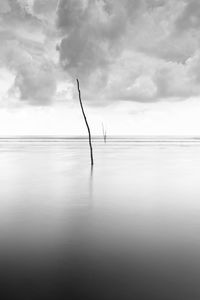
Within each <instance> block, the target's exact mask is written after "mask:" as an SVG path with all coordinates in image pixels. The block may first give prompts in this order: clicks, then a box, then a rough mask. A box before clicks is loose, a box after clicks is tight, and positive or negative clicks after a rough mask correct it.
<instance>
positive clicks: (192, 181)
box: [0, 136, 200, 300]
mask: <svg viewBox="0 0 200 300" xmlns="http://www.w3.org/2000/svg"><path fill="white" fill-rule="evenodd" d="M92 145H93V155H94V165H93V167H91V163H90V149H89V144H88V139H87V137H69V136H68V137H65V136H60V137H55V136H26V137H19V136H18V137H1V138H0V282H1V291H0V293H1V299H26V300H29V299H30V300H32V299H34V300H35V299H37V300H38V299H55V300H57V299H66V300H68V299H69V300H73V299H81V300H87V299H93V300H96V299H97V300H98V299H101V300H104V299H105V300H112V299H113V300H114V299H116V300H118V299H120V300H126V299H127V300H129V299H131V300H133V299H135V300H142V299H145V300H146V299H154V300H156V299H159V300H165V299H166V300H173V299H174V300H199V299H200V137H198V136H196V137H195V136H194V137H191V136H164V137H163V136H123V137H120V136H108V137H107V140H106V142H105V141H104V140H103V138H102V137H93V138H92Z"/></svg>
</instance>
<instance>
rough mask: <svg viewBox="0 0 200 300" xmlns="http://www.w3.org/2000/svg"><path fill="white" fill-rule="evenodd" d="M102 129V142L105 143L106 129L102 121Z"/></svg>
mask: <svg viewBox="0 0 200 300" xmlns="http://www.w3.org/2000/svg"><path fill="white" fill-rule="evenodd" d="M102 131H103V139H104V143H106V130H105V128H104V124H103V123H102Z"/></svg>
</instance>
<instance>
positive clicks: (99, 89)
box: [0, 0, 200, 105]
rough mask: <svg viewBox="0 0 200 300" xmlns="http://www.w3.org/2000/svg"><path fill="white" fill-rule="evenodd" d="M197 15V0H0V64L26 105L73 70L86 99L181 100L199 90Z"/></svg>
mask: <svg viewBox="0 0 200 300" xmlns="http://www.w3.org/2000/svg"><path fill="white" fill-rule="evenodd" d="M199 19H200V3H199V1H198V0H190V1H189V0H179V1H177V0H123V1H122V0H58V1H57V0H16V1H13V0H2V3H1V7H0V38H1V45H0V66H3V67H7V69H8V70H10V72H12V74H14V76H15V81H14V87H13V88H12V91H13V92H14V94H15V96H16V95H17V97H18V99H19V100H21V101H24V102H25V103H29V104H31V105H48V104H51V103H52V102H53V100H55V101H56V99H58V96H57V86H56V85H57V82H58V85H59V84H60V82H62V81H63V80H66V78H68V79H69V78H70V80H71V82H73V83H75V79H76V78H77V77H78V78H79V79H80V82H81V88H82V91H83V95H84V97H85V99H88V101H89V102H90V103H93V104H94V105H95V104H96V105H99V104H100V103H102V104H105V103H110V102H111V101H118V100H121V101H123V100H129V101H138V102H153V101H155V102H156V101H159V100H161V99H169V100H170V99H174V98H176V99H186V98H188V97H190V96H192V95H195V96H196V95H200V89H199V80H200V75H199V66H200V59H199V57H200V55H199V47H200V31H199V26H200V21H199ZM56 50H57V51H56ZM58 74H59V75H58ZM59 76H60V77H59ZM66 84H67V83H66Z"/></svg>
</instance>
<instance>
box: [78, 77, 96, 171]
mask: <svg viewBox="0 0 200 300" xmlns="http://www.w3.org/2000/svg"><path fill="white" fill-rule="evenodd" d="M76 81H77V88H78V94H79V102H80V106H81V110H82V113H83V117H84V120H85V124H86V127H87V130H88V137H89V146H90V158H91V166H93V165H94V159H93V150H92V139H91V132H90V127H89V124H88V121H87V118H86V115H85V111H84V108H83V103H82V100H81V91H80V84H79V80H78V79H76Z"/></svg>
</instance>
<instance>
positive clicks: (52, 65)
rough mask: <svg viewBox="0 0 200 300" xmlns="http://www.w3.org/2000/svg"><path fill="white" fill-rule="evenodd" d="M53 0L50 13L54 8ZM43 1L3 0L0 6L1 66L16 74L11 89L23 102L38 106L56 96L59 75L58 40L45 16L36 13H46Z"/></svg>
mask: <svg viewBox="0 0 200 300" xmlns="http://www.w3.org/2000/svg"><path fill="white" fill-rule="evenodd" d="M50 2H51V3H49V10H48V13H50V11H51V10H53V8H52V4H53V1H50ZM54 2H55V1H54ZM44 4H45V1H44V2H43V5H42V4H41V1H38V0H37V1H35V2H34V1H33V0H29V1H28V0H26V1H24V0H18V1H3V6H1V10H0V22H1V25H2V26H1V29H0V37H1V45H0V67H1V68H7V70H8V71H9V72H10V73H11V74H12V75H13V76H15V80H14V83H13V85H12V87H11V88H10V90H9V91H8V93H9V95H10V97H11V98H15V99H18V100H19V101H21V103H24V104H30V105H38V106H44V105H50V104H51V103H52V102H53V101H54V100H55V95H56V86H57V77H58V66H56V58H55V55H56V50H55V44H56V43H55V41H54V40H53V38H51V39H49V37H48V34H47V28H46V26H47V24H46V22H45V19H44V18H43V19H39V18H38V16H37V13H39V12H41V15H42V14H43V13H44ZM46 6H47V3H46ZM50 8H51V9H50ZM54 14H55V11H54ZM55 15H56V14H55ZM41 21H42V22H41ZM53 48H54V51H53V50H52V49H53Z"/></svg>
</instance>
